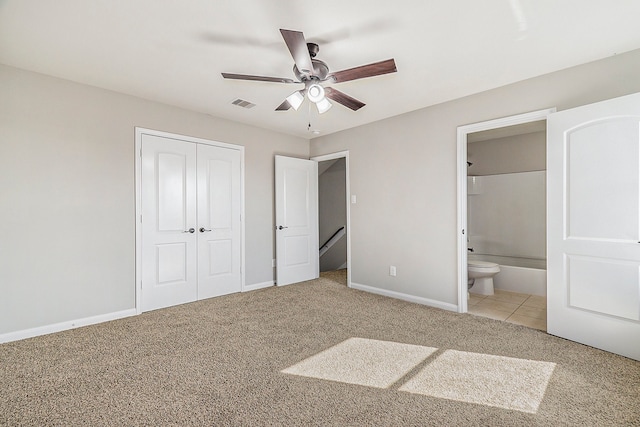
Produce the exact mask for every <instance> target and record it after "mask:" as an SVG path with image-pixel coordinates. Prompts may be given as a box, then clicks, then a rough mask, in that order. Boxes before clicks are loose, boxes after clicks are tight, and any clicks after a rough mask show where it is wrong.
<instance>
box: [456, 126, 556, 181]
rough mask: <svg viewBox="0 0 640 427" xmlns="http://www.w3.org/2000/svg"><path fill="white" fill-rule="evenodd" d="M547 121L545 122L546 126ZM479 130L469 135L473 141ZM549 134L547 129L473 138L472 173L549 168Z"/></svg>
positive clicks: (469, 147) (469, 157)
mask: <svg viewBox="0 0 640 427" xmlns="http://www.w3.org/2000/svg"><path fill="white" fill-rule="evenodd" d="M545 126H546V125H543V128H544V127H545ZM482 133H483V132H476V133H475V134H471V135H469V136H468V138H469V141H473V140H474V136H475V135H477V134H482ZM546 157H547V134H546V131H545V130H542V131H537V132H531V133H525V134H520V135H513V136H509V137H502V138H494V139H489V140H483V141H477V142H469V144H468V145H467V160H468V161H470V162H471V163H472V165H471V166H469V169H468V170H467V171H468V172H467V173H468V175H497V174H503V173H514V172H530V171H540V170H546V169H547V167H546Z"/></svg>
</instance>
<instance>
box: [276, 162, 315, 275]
mask: <svg viewBox="0 0 640 427" xmlns="http://www.w3.org/2000/svg"><path fill="white" fill-rule="evenodd" d="M275 170H276V172H275V184H276V188H275V197H276V260H277V261H276V263H277V264H276V283H277V285H278V286H283V285H288V284H291V283H297V282H302V281H305V280H311V279H316V278H318V277H319V274H320V273H319V261H318V258H319V256H318V250H319V248H318V245H319V243H318V163H317V162H315V161H312V160H306V159H296V158H292V157H284V156H275Z"/></svg>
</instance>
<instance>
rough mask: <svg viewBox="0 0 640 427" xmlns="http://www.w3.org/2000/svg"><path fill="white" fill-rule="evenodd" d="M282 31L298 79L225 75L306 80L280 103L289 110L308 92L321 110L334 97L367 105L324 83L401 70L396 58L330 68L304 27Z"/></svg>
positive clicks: (275, 80)
mask: <svg viewBox="0 0 640 427" xmlns="http://www.w3.org/2000/svg"><path fill="white" fill-rule="evenodd" d="M280 34H282V38H283V39H284V42H285V44H286V45H287V48H288V49H289V52H290V53H291V57H292V58H293V61H294V63H295V64H294V66H293V74H294V75H295V76H296V78H297V81H296V80H293V79H288V78H282V77H267V76H253V75H247V74H234V73H222V77H224V78H225V79H235V80H250V81H262V82H273V83H286V84H289V83H302V84H304V85H305V88H304V89H303V90H299V91H296V92H294V93H292V94H291V95H289V96H288V97H287V98H286V99H285V100H284V101H283V102H282V104H280V105H279V106H278V107H277V108H276V111H287V110H289V109H291V108H293V109H294V110H298V108H300V105H302V102H303V101H304V97H305V95H306V97H307V98H309V101H311V102H313V103H315V104H316V107H317V108H318V112H319V113H320V114H322V113H324V112H326V111H328V110H329V109H330V108H331V106H332V104H331V102H329V100H328V99H327V98H329V99H331V100H332V101H334V102H337V103H338V104H341V105H344V106H345V107H347V108H349V109H351V110H353V111H357V110H359V109H360V108H362V107H364V106H365V104H364V103H363V102H361V101H359V100H357V99H355V98H352V97H351V96H349V95H347V94H345V93H343V92H340V91H339V90H337V89H334V88H332V87H323V86H321V85H320V84H321V83H325V82H327V83H342V82H346V81H351V80H356V79H363V78H366V77H374V76H379V75H382V74H389V73H395V72H396V71H397V68H396V63H395V60H394V59H387V60H385V61H380V62H375V63H372V64H367V65H361V66H359V67H354V68H349V69H347V70H342V71H336V72H334V73H332V72H330V71H329V66H328V65H327V64H326V63H325V62H324V61H321V60H319V59H316V55H317V54H318V52H319V51H320V47H319V46H318V45H317V44H316V43H307V41H306V40H305V38H304V34H302V32H300V31H292V30H284V29H280Z"/></svg>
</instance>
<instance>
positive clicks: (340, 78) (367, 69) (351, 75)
mask: <svg viewBox="0 0 640 427" xmlns="http://www.w3.org/2000/svg"><path fill="white" fill-rule="evenodd" d="M396 71H398V70H397V68H396V61H394V60H393V59H387V60H386V61H380V62H374V63H373V64H367V65H361V66H359V67H354V68H349V69H348V70H342V71H336V72H335V73H331V74H329V75H328V76H327V78H326V80H329V79H331V80H333V82H334V83H341V82H348V81H349V80H356V79H363V78H365V77H373V76H379V75H382V74H389V73H395V72H396Z"/></svg>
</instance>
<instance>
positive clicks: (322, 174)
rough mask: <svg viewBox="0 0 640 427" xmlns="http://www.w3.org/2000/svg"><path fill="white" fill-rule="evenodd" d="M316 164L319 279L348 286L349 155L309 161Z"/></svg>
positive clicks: (349, 258) (349, 277)
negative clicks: (313, 161)
mask: <svg viewBox="0 0 640 427" xmlns="http://www.w3.org/2000/svg"><path fill="white" fill-rule="evenodd" d="M312 160H315V161H317V162H318V235H319V244H320V248H319V256H320V277H323V278H326V279H329V280H331V281H334V282H336V283H339V284H343V285H346V286H348V287H350V286H351V274H350V273H351V272H350V270H349V267H350V260H351V250H350V249H351V248H350V206H349V205H350V191H349V153H348V152H346V151H345V152H339V153H333V154H328V155H325V156H318V157H314V158H312Z"/></svg>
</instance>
